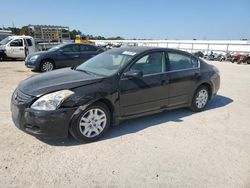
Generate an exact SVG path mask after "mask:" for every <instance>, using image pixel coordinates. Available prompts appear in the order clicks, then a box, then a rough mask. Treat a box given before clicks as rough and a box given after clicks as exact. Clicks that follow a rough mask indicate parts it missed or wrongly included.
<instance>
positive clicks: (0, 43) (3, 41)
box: [0, 37, 11, 45]
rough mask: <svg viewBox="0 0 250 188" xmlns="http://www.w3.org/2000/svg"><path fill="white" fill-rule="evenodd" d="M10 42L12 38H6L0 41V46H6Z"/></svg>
mask: <svg viewBox="0 0 250 188" xmlns="http://www.w3.org/2000/svg"><path fill="white" fill-rule="evenodd" d="M9 41H11V38H9V37H6V38H5V39H3V40H1V41H0V45H5V44H7V43H8V42H9Z"/></svg>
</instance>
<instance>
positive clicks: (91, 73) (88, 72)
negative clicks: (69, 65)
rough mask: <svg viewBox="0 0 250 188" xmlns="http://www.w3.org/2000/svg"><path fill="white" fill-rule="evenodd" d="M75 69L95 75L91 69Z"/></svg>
mask: <svg viewBox="0 0 250 188" xmlns="http://www.w3.org/2000/svg"><path fill="white" fill-rule="evenodd" d="M74 70H76V71H80V72H84V73H87V74H92V75H95V74H94V73H93V72H90V71H87V70H84V69H74Z"/></svg>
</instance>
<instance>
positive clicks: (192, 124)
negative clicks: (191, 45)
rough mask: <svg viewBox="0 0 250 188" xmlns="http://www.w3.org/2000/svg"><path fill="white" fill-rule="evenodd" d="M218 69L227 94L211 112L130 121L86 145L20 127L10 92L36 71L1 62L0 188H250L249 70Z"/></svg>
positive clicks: (20, 64) (238, 67) (179, 112)
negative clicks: (33, 133) (43, 137)
mask: <svg viewBox="0 0 250 188" xmlns="http://www.w3.org/2000/svg"><path fill="white" fill-rule="evenodd" d="M212 63H213V64H215V65H216V66H217V67H218V68H219V69H220V71H221V88H220V90H219V93H218V96H216V97H215V98H214V100H213V101H211V102H210V103H209V105H208V107H207V109H206V111H204V112H201V113H192V112H190V111H189V110H188V109H180V110H174V111H171V112H167V113H161V114H156V115H153V116H148V117H144V118H139V119H134V120H130V121H127V122H124V123H123V124H122V125H121V126H119V127H115V128H112V130H111V131H110V132H109V133H108V134H107V136H105V137H104V138H103V139H102V140H100V141H97V142H95V143H90V144H79V143H77V142H76V141H74V140H73V138H69V139H64V140H47V141H41V140H38V139H36V138H34V137H32V136H30V135H28V134H25V133H23V132H22V131H20V130H18V129H17V128H16V127H15V126H14V124H13V123H12V120H11V115H10V97H11V94H12V92H13V91H14V89H15V87H16V86H17V84H18V83H19V82H20V81H21V80H23V79H25V78H27V77H29V76H31V75H33V74H35V73H34V72H31V71H30V70H29V69H27V68H26V67H25V66H24V63H23V62H0V71H1V72H0V101H1V105H0V132H1V136H0V188H5V187H69V186H72V187H225V188H229V187H250V99H249V96H250V66H247V65H236V64H231V63H226V62H224V63H221V62H212Z"/></svg>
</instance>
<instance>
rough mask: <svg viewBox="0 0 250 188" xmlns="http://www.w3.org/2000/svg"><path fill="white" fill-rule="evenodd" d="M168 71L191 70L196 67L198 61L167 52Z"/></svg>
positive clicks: (180, 54) (184, 55)
mask: <svg viewBox="0 0 250 188" xmlns="http://www.w3.org/2000/svg"><path fill="white" fill-rule="evenodd" d="M168 61H169V71H175V70H183V69H191V68H197V67H198V60H197V59H196V58H194V57H191V56H189V55H186V54H182V53H178V52H168Z"/></svg>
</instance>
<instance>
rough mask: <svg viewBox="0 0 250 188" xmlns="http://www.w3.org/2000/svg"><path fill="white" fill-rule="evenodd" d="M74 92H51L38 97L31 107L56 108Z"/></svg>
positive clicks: (36, 108) (39, 108)
mask: <svg viewBox="0 0 250 188" xmlns="http://www.w3.org/2000/svg"><path fill="white" fill-rule="evenodd" d="M73 94H74V92H73V91H70V90H61V91H57V92H54V93H50V94H47V95H44V96H42V97H41V98H39V99H37V100H36V101H35V102H34V103H33V104H32V105H31V107H30V108H31V109H34V110H46V111H50V110H56V109H58V108H59V107H60V105H61V104H62V102H63V101H65V100H66V99H67V98H69V97H70V96H71V95H73Z"/></svg>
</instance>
